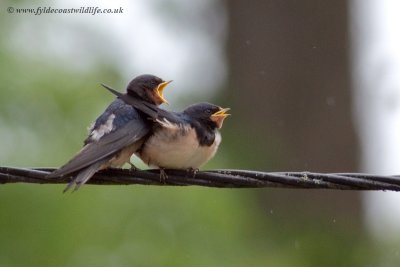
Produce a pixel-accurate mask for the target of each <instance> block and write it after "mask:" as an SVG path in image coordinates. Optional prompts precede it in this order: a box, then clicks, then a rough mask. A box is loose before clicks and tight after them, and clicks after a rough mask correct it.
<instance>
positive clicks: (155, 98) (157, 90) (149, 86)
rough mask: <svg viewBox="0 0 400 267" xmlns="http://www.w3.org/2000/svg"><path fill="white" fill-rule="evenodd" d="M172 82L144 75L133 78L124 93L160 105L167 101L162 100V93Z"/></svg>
mask: <svg viewBox="0 0 400 267" xmlns="http://www.w3.org/2000/svg"><path fill="white" fill-rule="evenodd" d="M170 82H172V81H167V82H166V81H164V80H162V79H161V78H159V77H157V76H154V75H150V74H144V75H140V76H137V77H136V78H134V79H133V80H132V81H131V82H130V83H129V84H128V86H127V88H126V92H127V94H128V95H131V96H139V97H140V98H141V99H143V100H145V101H147V102H149V103H152V104H155V105H157V106H158V105H161V104H163V103H167V104H168V101H167V100H166V99H165V98H164V94H163V91H164V89H165V87H166V86H167V85H168V84H169V83H170Z"/></svg>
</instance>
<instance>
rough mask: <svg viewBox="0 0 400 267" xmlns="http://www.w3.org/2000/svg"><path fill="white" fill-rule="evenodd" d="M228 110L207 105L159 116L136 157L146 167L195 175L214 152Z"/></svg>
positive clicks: (219, 141) (198, 105)
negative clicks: (182, 170) (183, 171)
mask: <svg viewBox="0 0 400 267" xmlns="http://www.w3.org/2000/svg"><path fill="white" fill-rule="evenodd" d="M228 110H229V108H221V107H219V106H216V105H214V104H210V103H198V104H193V105H190V106H188V107H187V108H185V109H184V110H183V112H176V113H171V114H168V115H165V113H163V114H164V116H163V115H160V116H159V118H157V119H156V123H155V124H154V125H153V129H152V131H151V135H150V136H149V137H148V138H147V139H146V141H145V142H144V143H143V145H142V147H141V148H140V149H139V150H138V151H137V152H135V154H136V155H137V156H138V157H139V158H140V159H142V161H143V162H145V163H146V164H147V165H150V166H157V167H159V168H160V170H161V175H162V176H163V175H164V177H165V173H164V172H163V169H164V168H168V169H185V170H190V171H194V172H196V171H197V170H198V168H199V167H200V166H202V165H203V164H205V163H206V162H207V161H209V160H210V159H211V158H212V157H213V156H214V155H215V153H216V152H217V149H218V146H219V144H220V143H221V134H220V133H219V129H221V127H222V124H223V122H224V119H225V118H226V117H227V116H229V115H230V114H227V113H226V112H227V111H228Z"/></svg>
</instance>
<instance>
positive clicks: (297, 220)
mask: <svg viewBox="0 0 400 267" xmlns="http://www.w3.org/2000/svg"><path fill="white" fill-rule="evenodd" d="M39 2H41V3H40V4H32V3H30V2H27V1H18V2H14V1H4V2H2V3H1V4H0V7H1V9H0V15H1V17H0V82H1V89H0V125H1V126H0V148H1V149H0V151H1V153H0V165H1V166H15V167H47V166H60V165H62V164H63V163H65V162H66V161H67V160H68V159H69V158H70V157H71V156H72V155H74V153H76V152H77V151H78V150H79V149H80V147H81V145H82V141H83V140H84V138H85V135H86V128H87V127H88V126H89V124H90V123H91V122H92V121H93V120H94V119H95V118H96V117H97V116H98V115H99V114H100V113H101V112H102V111H103V110H104V108H105V107H106V106H107V105H108V103H110V102H111V101H112V99H113V97H112V96H111V95H110V94H109V93H107V92H106V91H105V90H104V89H101V88H100V87H99V83H101V82H103V83H106V84H109V85H111V86H113V87H115V88H118V89H119V90H122V89H123V88H124V86H125V85H126V84H127V83H128V82H129V80H130V79H131V78H133V77H134V76H136V75H139V74H142V73H146V72H152V73H154V74H157V75H159V76H161V77H163V78H164V79H173V80H175V81H174V83H173V84H171V86H170V87H168V88H167V90H166V92H165V94H166V97H167V98H168V99H170V103H171V107H168V108H170V109H175V110H177V109H180V108H181V107H183V106H186V105H188V104H190V103H193V102H200V101H205V100H207V101H212V102H214V103H216V104H220V105H222V106H229V107H231V108H232V114H233V116H232V117H229V118H228V119H227V121H226V122H225V124H224V128H223V129H222V134H223V137H224V140H223V143H222V145H221V148H220V151H219V153H218V155H217V156H216V157H215V159H214V160H212V161H211V162H210V163H209V164H207V165H206V166H205V167H204V168H205V169H207V168H242V169H255V170H264V171H278V170H279V171H282V170H284V171H285V170H287V171H296V170H313V171H321V172H331V171H332V172H334V171H341V172H347V171H357V170H358V158H359V155H358V152H357V151H358V144H357V138H356V136H355V133H354V129H353V126H352V122H351V115H350V113H351V107H350V82H349V70H348V66H347V65H348V64H347V54H348V50H349V48H348V47H349V44H348V40H347V39H348V38H347V5H346V1H335V2H331V3H324V4H323V5H322V4H320V3H319V1H317V0H312V1H307V3H303V2H302V1H300V2H299V1H294V0H293V1H285V2H282V1H257V2H254V3H252V4H251V5H250V4H249V3H247V2H245V1H238V0H234V1H224V2H219V1H216V0H214V1H205V2H204V4H201V5H200V4H198V3H194V2H185V1H178V0H175V1H172V0H171V1H155V0H153V1H147V2H146V1H138V5H139V2H140V6H141V7H140V8H143V7H145V10H150V11H151V12H148V16H147V17H146V20H141V19H140V18H137V17H134V14H137V11H135V8H136V7H137V6H136V5H135V4H132V3H130V4H128V3H126V2H125V1H117V2H115V3H113V4H112V5H111V4H110V3H108V5H111V6H113V7H114V6H118V7H119V6H122V7H124V8H125V10H124V14H123V15H121V14H113V15H102V16H101V17H100V15H99V16H92V15H88V14H74V15H72V14H70V15H65V14H64V15H62V14H58V15H50V14H47V15H41V16H35V15H32V14H15V13H14V14H9V13H7V12H6V8H7V7H8V6H13V7H15V8H19V7H20V8H31V7H33V8H37V7H38V6H48V5H49V3H48V2H45V1H39ZM83 5H84V6H87V5H93V6H102V5H105V3H104V2H101V1H95V2H91V1H90V2H78V1H74V2H71V3H69V2H67V1H56V2H54V3H53V4H51V6H53V7H66V8H71V7H80V6H83ZM189 10H191V11H190V12H189ZM135 12H136V13H135ZM149 14H150V15H149ZM122 17H124V18H128V19H130V20H125V21H123V20H121V21H119V20H120V19H121V18H122ZM99 20H105V21H106V22H105V23H103V24H100V22H99ZM114 20H115V21H119V22H118V23H126V22H127V21H128V22H130V23H132V25H126V24H118V23H115V24H112V23H111V22H112V21H114ZM154 21H158V23H155V22H154ZM97 22H99V25H96V23H97ZM140 23H143V24H140ZM105 24H108V26H107V27H108V28H107V27H105ZM135 25H136V27H137V30H129V27H130V26H132V27H135ZM146 25H147V26H148V27H149V28H146V27H147V26H146ZM160 25H162V27H163V28H160V29H159V30H158V31H159V32H164V34H165V35H163V36H160V35H151V33H152V30H153V32H154V29H152V27H155V28H157V27H161V26H160ZM143 28H144V30H143ZM124 31H126V32H125V33H124ZM115 32H120V33H121V32H122V34H120V35H118V36H124V38H125V39H123V40H125V42H128V45H127V44H126V43H122V42H120V41H121V40H122V39H117V40H115V39H114V37H113V36H114V35H115V34H116V33H115ZM128 32H129V34H127V33H128ZM156 32H157V30H156ZM113 34H114V35H113ZM146 34H149V35H150V36H147V35H146ZM166 36H169V37H170V39H164V38H163V37H166ZM189 37H190V38H192V39H190V38H189ZM143 39H144V40H145V41H143ZM130 41H131V42H132V49H133V50H134V52H133V53H131V54H129V53H127V54H124V52H123V51H126V47H129V46H130V43H129V42H130ZM152 41H154V42H152ZM52 42H54V43H52ZM168 45H169V47H168ZM119 47H121V51H122V52H121V51H119V49H118V48H119ZM171 51H173V52H175V53H177V54H173V53H172V52H171ZM180 51H182V54H183V53H184V52H185V53H187V54H186V55H185V56H184V57H182V54H180ZM64 52H65V53H64ZM197 52H198V53H197ZM141 53H144V54H141ZM126 55H127V56H126ZM132 55H134V56H132ZM135 55H136V56H135ZM162 55H165V56H166V57H165V58H164V57H163V56H162ZM174 58H177V59H180V60H177V62H175V61H174ZM193 62H194V63H193ZM178 63H179V64H178ZM192 63H193V64H192ZM203 85H204V88H206V89H204V90H203ZM175 88H176V91H175ZM63 187H64V186H58V185H30V184H13V185H11V184H6V185H1V186H0V266H75V267H76V266H376V264H377V263H378V262H381V259H382V258H386V263H389V265H392V266H395V265H396V264H399V263H400V259H399V255H398V252H396V251H397V250H394V249H393V246H395V245H396V244H386V245H384V244H379V243H377V242H376V241H374V240H372V239H371V238H370V237H369V235H368V233H367V231H366V230H365V227H364V224H363V220H362V219H363V218H362V216H363V215H362V209H361V203H360V198H359V195H358V193H356V192H333V191H312V190H282V189H262V190H261V189H253V190H251V189H232V190H230V189H208V188H200V187H187V188H172V187H156V186H92V185H87V186H84V187H83V188H82V189H81V190H80V191H79V192H77V193H74V194H62V189H63ZM397 245H398V244H397ZM389 248H391V249H389Z"/></svg>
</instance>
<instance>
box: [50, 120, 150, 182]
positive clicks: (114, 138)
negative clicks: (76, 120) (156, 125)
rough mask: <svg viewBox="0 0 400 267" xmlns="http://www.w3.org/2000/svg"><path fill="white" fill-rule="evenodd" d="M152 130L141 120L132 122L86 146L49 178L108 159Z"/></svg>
mask: <svg viewBox="0 0 400 267" xmlns="http://www.w3.org/2000/svg"><path fill="white" fill-rule="evenodd" d="M150 129H151V128H150V126H149V124H147V123H144V122H143V121H141V120H131V121H129V122H128V123H126V124H125V125H124V126H122V127H121V128H119V129H116V130H115V131H113V132H110V133H109V134H107V135H104V136H103V137H101V138H100V140H98V141H95V142H91V143H88V144H86V145H85V146H84V147H83V148H82V150H81V151H80V152H79V153H78V154H77V155H76V156H75V157H73V158H72V159H71V160H70V161H69V162H68V163H67V164H65V165H64V166H62V167H61V168H60V169H58V170H56V171H54V172H52V173H51V174H50V175H49V178H51V177H58V176H63V175H66V174H71V173H73V172H76V171H78V170H81V169H83V168H85V167H88V166H89V165H91V164H93V163H95V162H97V161H99V160H102V159H104V158H107V157H109V156H111V155H113V154H114V153H116V152H118V151H119V150H121V149H122V148H124V147H126V146H128V145H132V144H133V143H135V142H137V141H139V140H141V139H142V138H143V137H145V136H146V135H147V134H148V133H149V131H150Z"/></svg>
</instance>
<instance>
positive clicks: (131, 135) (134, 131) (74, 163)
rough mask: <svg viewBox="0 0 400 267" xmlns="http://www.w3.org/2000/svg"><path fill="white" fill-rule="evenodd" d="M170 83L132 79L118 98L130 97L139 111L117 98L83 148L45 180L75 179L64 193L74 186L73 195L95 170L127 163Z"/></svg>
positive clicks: (153, 78) (152, 78) (151, 77)
mask: <svg viewBox="0 0 400 267" xmlns="http://www.w3.org/2000/svg"><path fill="white" fill-rule="evenodd" d="M170 82H171V81H164V80H162V79H161V78H158V77H156V76H154V75H147V74H146V75H140V76H138V77H136V78H134V79H133V80H132V81H131V82H130V83H129V84H128V86H127V88H126V93H124V94H122V93H120V94H121V95H123V96H125V95H127V96H129V99H130V100H131V101H133V102H134V103H135V106H137V107H139V108H135V107H134V106H133V105H130V104H126V103H125V102H124V101H123V100H122V99H120V98H116V99H115V100H114V101H113V102H112V103H111V104H110V105H109V106H108V107H107V108H106V110H105V111H104V112H103V114H101V115H100V116H99V117H98V118H97V119H96V120H95V122H94V123H93V124H92V125H91V127H90V128H89V133H88V137H87V138H86V139H85V141H84V146H83V148H82V149H81V150H80V151H79V152H78V153H77V154H76V155H75V156H74V157H73V158H72V159H71V160H70V161H68V162H67V163H66V164H65V165H63V166H62V167H60V168H59V169H57V170H55V171H54V172H52V173H50V174H49V176H48V177H49V178H51V177H59V176H65V175H75V178H74V179H73V180H72V181H71V182H70V183H69V184H68V185H67V187H66V188H65V189H64V192H66V191H68V190H69V189H70V188H71V187H72V186H75V187H74V191H75V190H77V189H79V187H80V186H82V185H83V184H85V183H86V182H87V181H88V180H89V179H90V178H91V177H92V176H93V175H94V174H95V173H96V172H97V171H98V170H102V169H106V168H110V167H121V166H122V165H124V164H125V163H127V162H128V163H130V157H131V155H132V154H133V153H134V152H136V151H137V150H138V149H139V148H140V147H141V146H142V144H143V142H144V141H145V140H146V136H148V135H149V133H150V131H151V130H152V127H153V122H152V121H150V120H148V119H147V117H148V115H146V112H148V113H150V114H151V112H153V113H154V107H157V106H159V105H161V104H162V103H167V100H166V99H165V98H164V95H163V90H164V88H165V87H166V86H167V85H168V84H169V83H170ZM103 86H104V87H106V88H107V89H109V90H110V89H111V90H113V89H112V88H110V87H108V86H106V85H103ZM146 104H148V106H147V105H146Z"/></svg>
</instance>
